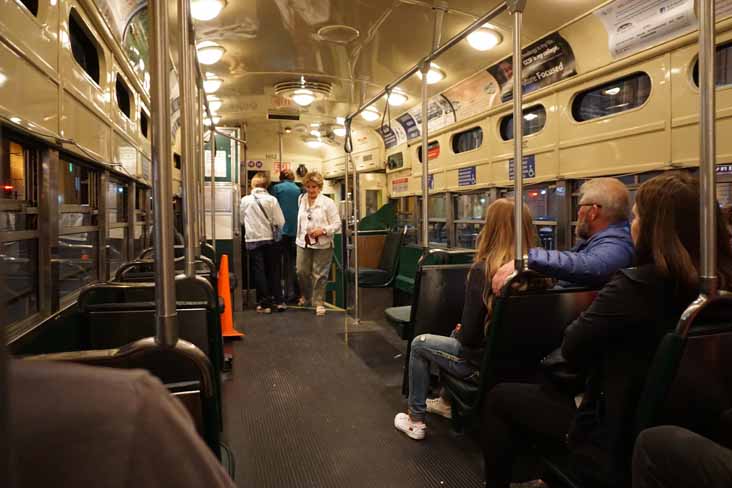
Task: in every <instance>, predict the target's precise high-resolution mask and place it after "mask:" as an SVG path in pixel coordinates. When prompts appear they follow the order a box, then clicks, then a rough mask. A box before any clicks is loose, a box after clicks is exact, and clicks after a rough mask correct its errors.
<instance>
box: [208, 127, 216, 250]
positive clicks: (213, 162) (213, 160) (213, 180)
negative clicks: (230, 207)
mask: <svg viewBox="0 0 732 488" xmlns="http://www.w3.org/2000/svg"><path fill="white" fill-rule="evenodd" d="M211 122H212V124H211V142H210V143H209V147H210V148H211V244H212V245H213V249H214V262H216V261H217V260H216V132H215V130H214V127H215V126H214V125H213V121H211Z"/></svg>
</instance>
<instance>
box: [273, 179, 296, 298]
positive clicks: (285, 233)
mask: <svg viewBox="0 0 732 488" xmlns="http://www.w3.org/2000/svg"><path fill="white" fill-rule="evenodd" d="M294 179H295V176H294V175H293V174H292V171H290V170H289V169H283V170H282V171H281V172H280V180H281V182H280V183H278V184H276V185H275V186H274V189H273V190H272V194H273V195H274V196H275V198H277V202H278V203H279V204H280V208H281V209H282V213H283V214H284V215H285V226H284V227H283V228H282V240H281V241H280V245H281V246H282V260H283V263H282V274H283V276H284V279H285V293H284V295H285V301H286V302H287V303H290V304H291V303H295V302H297V299H298V298H300V287H299V286H297V275H296V273H295V254H296V247H295V235H296V234H297V211H298V205H299V203H298V199H299V198H300V194H301V193H302V192H301V191H300V187H299V186H297V185H296V184H295V183H294V182H293V180H294Z"/></svg>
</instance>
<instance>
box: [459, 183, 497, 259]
mask: <svg viewBox="0 0 732 488" xmlns="http://www.w3.org/2000/svg"><path fill="white" fill-rule="evenodd" d="M488 205H490V197H489V195H488V193H485V192H483V193H468V194H462V195H455V197H454V208H455V239H456V242H455V246H456V247H461V248H465V249H475V246H476V244H477V241H478V235H479V234H480V230H481V229H482V228H483V221H484V219H485V211H486V209H487V208H488Z"/></svg>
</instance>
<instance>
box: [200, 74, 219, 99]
mask: <svg viewBox="0 0 732 488" xmlns="http://www.w3.org/2000/svg"><path fill="white" fill-rule="evenodd" d="M208 75H209V74H207V75H206V79H205V80H203V91H205V92H206V93H207V94H210V93H216V92H217V91H219V88H221V85H222V84H223V83H224V80H222V79H221V78H218V77H216V76H211V77H209V76H208Z"/></svg>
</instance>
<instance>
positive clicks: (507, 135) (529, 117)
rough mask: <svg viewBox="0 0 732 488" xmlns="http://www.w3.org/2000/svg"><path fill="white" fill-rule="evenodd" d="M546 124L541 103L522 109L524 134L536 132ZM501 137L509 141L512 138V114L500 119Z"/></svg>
mask: <svg viewBox="0 0 732 488" xmlns="http://www.w3.org/2000/svg"><path fill="white" fill-rule="evenodd" d="M545 124H546V109H545V108H544V106H543V105H534V106H533V107H529V108H527V109H526V110H524V126H523V131H524V135H525V136H528V135H531V134H536V133H537V132H539V131H540V130H541V129H543V128H544V125H545ZM500 132H501V139H503V140H504V141H510V140H511V139H513V114H511V115H507V116H505V117H503V118H502V119H501V128H500Z"/></svg>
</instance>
